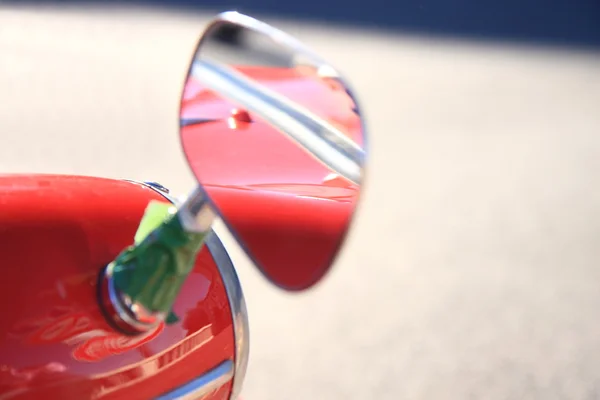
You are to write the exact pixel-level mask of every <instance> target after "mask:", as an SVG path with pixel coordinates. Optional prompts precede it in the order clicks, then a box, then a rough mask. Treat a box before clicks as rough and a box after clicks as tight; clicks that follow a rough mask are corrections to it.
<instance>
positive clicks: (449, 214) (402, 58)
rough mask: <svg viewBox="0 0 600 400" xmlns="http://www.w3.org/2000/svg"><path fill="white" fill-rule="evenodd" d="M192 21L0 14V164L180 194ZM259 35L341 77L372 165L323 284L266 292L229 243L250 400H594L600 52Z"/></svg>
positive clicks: (71, 12)
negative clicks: (239, 289)
mask: <svg viewBox="0 0 600 400" xmlns="http://www.w3.org/2000/svg"><path fill="white" fill-rule="evenodd" d="M206 21H207V15H206V14H204V15H199V14H197V13H192V12H188V13H176V12H166V11H164V10H163V11H161V12H158V11H152V10H144V9H120V10H118V11H115V10H108V9H103V8H94V9H89V10H84V11H78V10H77V9H65V10H62V11H53V10H52V9H49V8H48V9H45V8H42V7H38V8H37V9H35V10H34V9H33V8H32V9H28V8H16V7H12V8H8V7H6V6H5V7H2V8H0V132H2V141H3V142H2V143H3V146H2V147H0V170H2V171H5V172H64V173H77V174H94V175H101V176H109V177H123V178H132V179H152V180H156V181H159V182H161V183H163V184H164V185H166V186H167V187H170V188H171V189H172V190H173V191H174V192H176V193H185V192H187V191H188V190H189V189H190V188H191V186H192V184H193V179H192V177H191V175H190V173H189V171H188V169H187V167H186V165H185V161H184V158H183V156H182V154H181V153H180V149H179V147H178V145H179V142H178V139H177V137H176V135H177V112H178V100H179V94H180V89H181V85H182V84H183V79H184V73H185V71H186V67H187V62H188V61H189V59H190V57H191V56H192V54H191V53H192V51H193V46H194V44H195V41H196V39H197V35H198V34H199V33H200V32H201V30H202V29H203V27H204V24H205V23H206ZM267 22H271V23H273V24H275V25H276V26H278V27H281V28H284V29H286V30H288V31H289V32H290V33H292V34H295V35H297V36H298V37H299V38H300V39H302V40H304V41H305V42H306V43H307V44H308V45H310V46H312V47H313V48H314V49H315V50H317V51H318V52H320V53H322V54H323V55H325V56H326V58H328V59H330V60H331V62H332V63H333V64H334V65H336V66H338V67H339V68H340V69H341V70H342V71H343V72H344V73H345V74H346V75H347V76H348V77H350V78H351V81H352V82H353V85H354V87H355V89H356V92H357V93H358V95H359V99H360V100H361V104H362V106H363V109H364V114H365V115H366V117H367V123H368V127H369V129H370V135H371V136H370V139H371V155H370V165H369V170H368V178H369V180H368V182H367V185H366V186H365V194H364V201H363V203H362V206H361V210H360V214H359V217H358V219H357V222H356V224H355V226H354V228H355V229H354V232H353V233H352V234H351V236H350V238H349V240H348V242H347V245H346V247H345V249H344V250H345V251H344V252H343V254H342V255H341V257H340V258H339V259H338V262H337V264H336V268H335V269H334V270H333V272H332V273H331V274H330V275H329V277H328V278H327V279H326V280H325V281H324V282H323V283H322V284H320V285H319V286H318V287H317V288H316V289H314V290H312V291H310V292H308V293H306V294H302V295H288V294H285V293H282V292H280V291H279V290H277V289H275V288H273V287H270V286H269V284H268V283H267V282H265V281H264V280H263V278H262V277H261V276H260V275H259V274H258V272H257V271H255V270H254V269H253V268H252V267H251V266H250V265H249V264H248V261H247V259H246V258H245V256H244V255H243V254H241V253H240V251H239V249H238V248H237V247H236V246H235V244H234V243H232V242H231V240H228V241H227V245H228V247H230V248H231V249H232V252H233V256H234V261H237V262H238V265H239V274H240V276H241V279H242V283H243V287H244V290H245V293H246V296H247V301H248V307H249V312H250V322H251V341H252V346H251V360H250V365H249V372H248V375H247V379H246V382H245V386H244V387H245V389H244V393H245V395H244V398H245V399H246V400H270V399H273V400H275V399H276V400H281V399H285V400H300V399H326V400H329V399H332V400H334V399H339V400H349V399H390V400H397V399H427V400H432V399H440V400H463V399H493V400H496V399H543V400H552V399H570V400H575V399H598V398H600V322H599V320H598V313H599V310H600V264H599V261H598V260H599V258H600V246H599V242H600V185H598V176H599V172H600V53H593V52H588V53H585V52H576V51H568V50H565V49H559V48H556V49H549V48H547V49H545V50H542V49H536V48H534V47H527V46H525V45H521V46H509V45H506V44H505V45H500V44H494V45H486V44H485V43H477V44H475V43H468V42H460V41H456V40H455V41H452V40H441V39H439V40H436V41H434V40H433V39H425V38H420V37H417V36H408V35H399V34H385V33H381V32H379V33H378V32H374V31H367V30H359V29H350V28H347V27H346V28H336V27H335V26H333V25H327V26H318V25H309V24H307V23H302V24H300V23H294V22H292V21H280V20H274V19H272V18H270V19H267ZM221 231H222V229H221Z"/></svg>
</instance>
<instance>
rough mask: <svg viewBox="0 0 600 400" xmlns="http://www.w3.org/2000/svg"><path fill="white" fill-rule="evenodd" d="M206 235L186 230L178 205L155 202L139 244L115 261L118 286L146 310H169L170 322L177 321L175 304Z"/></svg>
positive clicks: (148, 211) (144, 221) (138, 237)
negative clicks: (180, 217) (173, 308)
mask: <svg viewBox="0 0 600 400" xmlns="http://www.w3.org/2000/svg"><path fill="white" fill-rule="evenodd" d="M205 237H206V233H193V232H187V231H185V230H184V229H183V227H182V226H181V223H180V222H179V218H177V214H176V209H175V207H173V206H171V205H168V204H165V203H160V202H155V201H153V202H151V203H150V204H149V205H148V207H147V208H146V213H145V214H144V217H143V218H142V221H141V223H140V226H139V228H138V232H137V233H136V235H135V244H134V245H133V246H130V247H128V248H127V249H125V250H124V251H123V252H122V253H121V254H120V255H119V256H118V257H117V259H116V260H115V261H114V262H113V266H114V270H113V271H114V281H115V285H116V287H117V288H118V289H119V290H121V291H122V292H123V293H124V294H126V295H127V296H128V297H129V298H130V299H131V300H132V301H133V302H135V303H138V304H141V305H143V306H144V307H145V308H146V310H148V311H151V312H154V313H156V312H160V313H166V314H167V319H166V322H167V324H172V323H175V322H177V321H178V318H177V316H176V315H175V314H174V313H173V312H172V307H173V304H174V302H175V299H176V298H177V295H178V294H179V291H180V290H181V286H182V285H183V283H184V282H185V280H186V278H187V277H188V275H189V274H190V272H191V271H192V269H193V267H194V263H195V260H196V256H197V254H198V252H199V251H200V250H201V248H202V245H203V243H204V239H205Z"/></svg>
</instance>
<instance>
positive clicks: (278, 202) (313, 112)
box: [180, 13, 365, 290]
mask: <svg viewBox="0 0 600 400" xmlns="http://www.w3.org/2000/svg"><path fill="white" fill-rule="evenodd" d="M180 127H181V130H180V134H181V142H182V145H183V150H184V153H185V155H186V157H187V160H188V162H189V165H190V167H191V169H192V171H193V173H194V175H195V176H196V178H197V179H198V181H199V182H200V184H201V186H202V187H203V188H204V191H205V192H206V194H207V195H208V197H209V198H210V200H211V202H212V204H213V205H214V206H215V208H216V210H217V211H218V213H219V215H220V216H221V217H222V218H223V220H224V222H225V223H226V224H227V226H228V227H229V229H230V230H231V231H232V233H233V234H234V235H235V237H236V238H237V240H238V241H239V242H240V244H241V245H242V247H243V248H244V250H245V251H246V252H247V253H248V254H249V255H250V257H251V258H252V259H253V260H254V262H255V263H256V265H257V266H258V268H259V269H260V270H261V271H262V272H263V274H264V275H265V276H266V277H267V278H268V279H269V280H271V281H272V282H273V283H275V284H276V285H278V286H279V287H281V288H284V289H286V290H302V289H306V288H308V287H310V286H312V285H313V284H315V283H316V282H318V281H319V280H320V279H321V278H322V277H323V276H324V275H325V273H326V272H327V271H328V270H329V268H330V266H331V265H332V263H333V261H334V259H335V256H336V254H337V253H338V251H339V249H340V247H341V245H342V243H343V241H344V238H345V236H346V233H347V231H348V228H349V226H350V222H351V220H352V216H353V214H354V211H355V208H356V206H357V201H358V198H359V193H360V185H361V179H362V175H363V167H364V160H365V149H364V146H365V131H364V127H363V124H362V121H361V117H360V113H359V110H358V105H357V103H356V101H355V98H354V96H353V94H352V92H351V90H350V88H349V87H348V85H347V83H346V82H345V80H344V79H342V77H341V76H340V75H339V73H338V72H337V71H336V70H335V69H334V68H333V67H332V66H330V65H329V64H327V63H326V62H324V61H323V60H322V59H321V58H320V57H318V56H317V55H315V54H314V53H313V52H311V51H310V50H308V49H307V48H306V47H305V46H304V45H303V44H301V43H300V42H298V41H297V40H296V39H294V38H292V37H291V36H289V35H287V34H285V33H283V32H282V31H279V30H277V29H275V28H273V27H271V26H269V25H266V24H264V23H262V22H260V21H257V20H255V19H252V18H250V17H247V16H245V15H242V14H238V13H224V14H221V15H219V16H218V17H217V18H216V19H215V20H214V21H213V22H212V23H211V24H210V25H209V27H208V28H207V30H206V31H205V33H204V35H203V36H202V38H201V39H200V41H199V44H198V46H197V49H196V52H195V55H194V57H193V60H192V62H191V65H190V68H189V73H188V76H187V80H186V82H185V87H184V90H183V94H182V99H181V108H180Z"/></svg>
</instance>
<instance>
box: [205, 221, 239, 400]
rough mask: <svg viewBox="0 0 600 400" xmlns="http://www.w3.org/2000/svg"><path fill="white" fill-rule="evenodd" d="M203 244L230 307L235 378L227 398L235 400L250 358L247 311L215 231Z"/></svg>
mask: <svg viewBox="0 0 600 400" xmlns="http://www.w3.org/2000/svg"><path fill="white" fill-rule="evenodd" d="M205 244H206V245H207V246H208V249H209V250H210V254H211V255H212V257H213V258H214V260H215V262H216V264H217V267H218V268H219V272H220V273H221V278H222V279H223V284H224V285H225V291H226V292H227V299H228V300H229V307H231V315H232V319H233V331H234V335H235V376H234V377H233V385H232V388H231V396H230V397H229V398H230V399H231V400H235V399H237V397H238V396H239V395H240V392H241V391H242V385H243V383H244V378H245V377H246V369H247V367H248V357H249V356H250V326H249V324H248V310H247V309H246V301H245V300H244V293H243V292H242V286H241V284H240V280H239V278H238V276H237V273H236V272H235V268H234V266H233V262H232V261H231V258H229V254H228V253H227V250H226V249H225V246H223V243H222V242H221V240H220V239H219V237H218V235H217V233H216V232H215V231H212V232H211V234H209V235H208V237H207V238H206V241H205Z"/></svg>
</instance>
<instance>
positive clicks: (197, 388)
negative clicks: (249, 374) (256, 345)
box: [157, 360, 233, 400]
mask: <svg viewBox="0 0 600 400" xmlns="http://www.w3.org/2000/svg"><path fill="white" fill-rule="evenodd" d="M232 377H233V362H232V361H230V360H227V361H223V362H222V363H221V364H219V366H217V367H216V368H214V369H212V370H210V371H208V372H207V373H206V374H204V375H202V376H200V377H198V378H196V379H194V380H193V381H191V382H188V383H186V384H185V385H183V386H181V387H179V388H177V389H175V390H173V391H171V392H169V393H167V394H164V395H162V396H159V397H157V399H165V400H166V399H169V400H172V399H178V400H188V399H189V400H192V399H198V398H200V397H201V396H205V395H207V394H209V393H210V392H212V391H214V390H217V389H219V388H220V387H221V386H223V384H225V383H227V382H229V380H231V378H232Z"/></svg>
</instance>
